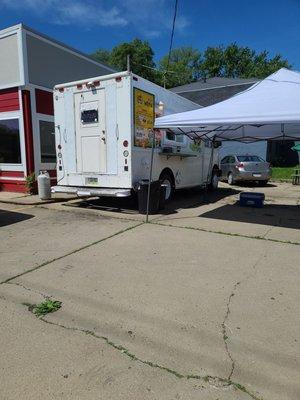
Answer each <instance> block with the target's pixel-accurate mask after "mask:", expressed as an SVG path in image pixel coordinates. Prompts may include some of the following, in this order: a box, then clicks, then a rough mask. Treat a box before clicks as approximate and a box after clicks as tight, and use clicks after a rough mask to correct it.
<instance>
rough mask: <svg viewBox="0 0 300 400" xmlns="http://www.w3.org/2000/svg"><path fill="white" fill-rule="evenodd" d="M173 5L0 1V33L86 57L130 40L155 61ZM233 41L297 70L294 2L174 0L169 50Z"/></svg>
mask: <svg viewBox="0 0 300 400" xmlns="http://www.w3.org/2000/svg"><path fill="white" fill-rule="evenodd" d="M173 4H174V0H114V1H113V0H110V1H109V0H0V29H1V28H4V27H7V26H10V25H13V24H16V23H19V22H23V23H25V24H26V25H29V26H31V27H32V28H34V29H36V30H38V31H40V32H43V33H45V34H47V35H49V36H51V37H54V38H56V39H58V40H60V41H62V42H65V43H67V44H69V45H70V46H73V47H75V48H78V49H79V50H81V51H83V52H86V53H90V52H92V51H93V50H95V49H97V48H99V47H102V48H108V49H109V48H111V47H113V46H115V45H116V44H118V43H120V42H122V41H128V40H131V39H133V38H135V37H139V38H141V39H144V40H148V41H149V42H150V44H151V46H152V48H153V50H154V52H155V57H156V59H158V58H159V57H161V56H162V55H164V54H166V53H167V51H168V47H169V38H170V29H171V20H172V13H173ZM234 41H236V42H237V43H238V44H240V45H247V46H249V47H251V48H253V49H255V50H258V51H262V50H264V49H266V50H268V51H269V52H270V55H271V56H273V55H275V54H276V53H278V52H279V53H281V54H282V55H283V57H285V58H287V59H288V61H289V62H290V63H291V64H292V65H293V68H294V69H298V70H300V0H252V1H250V0H226V1H225V0H179V9H178V19H177V25H176V31H175V37H174V47H178V46H186V45H187V46H193V47H196V48H199V49H200V50H203V49H205V48H206V47H207V46H214V45H219V44H224V45H226V44H228V43H231V42H234Z"/></svg>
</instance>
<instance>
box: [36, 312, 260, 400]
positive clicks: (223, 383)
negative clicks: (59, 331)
mask: <svg viewBox="0 0 300 400" xmlns="http://www.w3.org/2000/svg"><path fill="white" fill-rule="evenodd" d="M39 319H40V320H41V321H43V322H45V323H46V324H50V325H53V326H57V327H60V328H63V329H66V330H70V331H75V332H81V333H84V334H86V335H89V336H92V337H94V338H96V339H100V340H103V341H104V342H105V343H106V344H107V345H109V346H111V347H113V348H114V349H115V350H118V351H120V352H121V353H122V354H125V355H126V356H127V357H129V358H130V359H131V360H133V361H137V362H139V363H141V364H144V365H147V366H149V367H151V368H157V369H159V370H161V371H165V372H167V373H169V374H171V375H174V376H175V377H176V378H179V379H187V380H189V379H196V380H202V381H204V382H207V383H208V384H209V385H211V386H214V387H216V386H217V387H221V388H222V387H230V386H231V387H233V388H235V389H236V390H239V391H241V392H243V393H245V394H247V395H248V396H249V397H251V398H252V399H253V400H262V398H261V397H257V396H256V395H255V394H254V393H252V392H251V391H250V390H249V389H247V388H246V387H245V386H243V385H241V384H240V383H237V382H233V381H232V380H231V379H229V378H222V377H219V376H212V375H204V376H201V375H196V374H185V373H182V372H179V371H176V370H175V369H172V368H169V367H166V366H164V365H160V364H157V363H155V362H152V361H149V360H143V359H142V358H140V357H138V356H136V355H135V354H133V353H131V352H130V351H129V350H128V349H127V348H126V347H124V346H122V345H120V344H117V343H115V342H113V341H111V340H110V339H109V338H108V337H106V336H102V335H98V334H96V333H95V332H93V331H90V330H87V329H83V328H78V327H70V326H66V325H63V324H60V323H57V322H53V321H49V320H47V319H45V317H40V318H39Z"/></svg>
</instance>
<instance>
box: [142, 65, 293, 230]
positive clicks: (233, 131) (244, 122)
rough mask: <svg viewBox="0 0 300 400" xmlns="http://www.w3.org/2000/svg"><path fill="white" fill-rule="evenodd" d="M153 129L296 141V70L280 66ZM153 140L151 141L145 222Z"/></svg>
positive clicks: (208, 136)
mask: <svg viewBox="0 0 300 400" xmlns="http://www.w3.org/2000/svg"><path fill="white" fill-rule="evenodd" d="M155 128H159V129H170V130H172V131H173V132H174V133H177V134H185V135H187V136H189V137H190V138H195V139H196V138H198V139H202V138H203V139H210V140H212V141H225V140H231V141H240V142H248V143H249V142H255V141H258V140H268V139H270V140H287V139H289V140H300V72H297V71H290V70H288V69H286V68H282V69H280V70H279V71H277V72H275V73H274V74H272V75H270V76H268V77H267V78H265V79H263V80H262V81H260V82H258V83H256V84H254V85H253V86H251V87H250V88H249V89H247V90H245V91H244V92H241V93H238V94H236V95H235V96H233V97H231V98H230V99H228V100H225V101H222V102H220V103H217V104H214V105H212V106H208V107H203V108H199V109H197V110H193V111H186V112H182V113H177V114H171V115H166V116H164V117H160V118H156V120H155ZM154 143H155V141H154V140H153V146H152V152H151V164H150V173H149V187H148V201H147V217H146V222H148V214H149V213H148V211H149V200H150V182H151V181H152V168H153V152H154ZM213 148H214V146H212V154H213Z"/></svg>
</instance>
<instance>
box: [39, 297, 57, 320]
mask: <svg viewBox="0 0 300 400" xmlns="http://www.w3.org/2000/svg"><path fill="white" fill-rule="evenodd" d="M61 304H62V303H61V301H58V300H51V299H46V300H44V301H42V302H41V303H39V304H35V305H34V306H33V307H32V312H33V314H35V315H36V316H37V317H43V316H45V315H47V314H49V313H53V312H55V311H57V310H59V309H60V308H61Z"/></svg>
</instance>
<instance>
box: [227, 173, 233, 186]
mask: <svg viewBox="0 0 300 400" xmlns="http://www.w3.org/2000/svg"><path fill="white" fill-rule="evenodd" d="M227 182H228V185H230V186H232V185H234V179H233V174H232V172H229V174H228V178H227Z"/></svg>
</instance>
